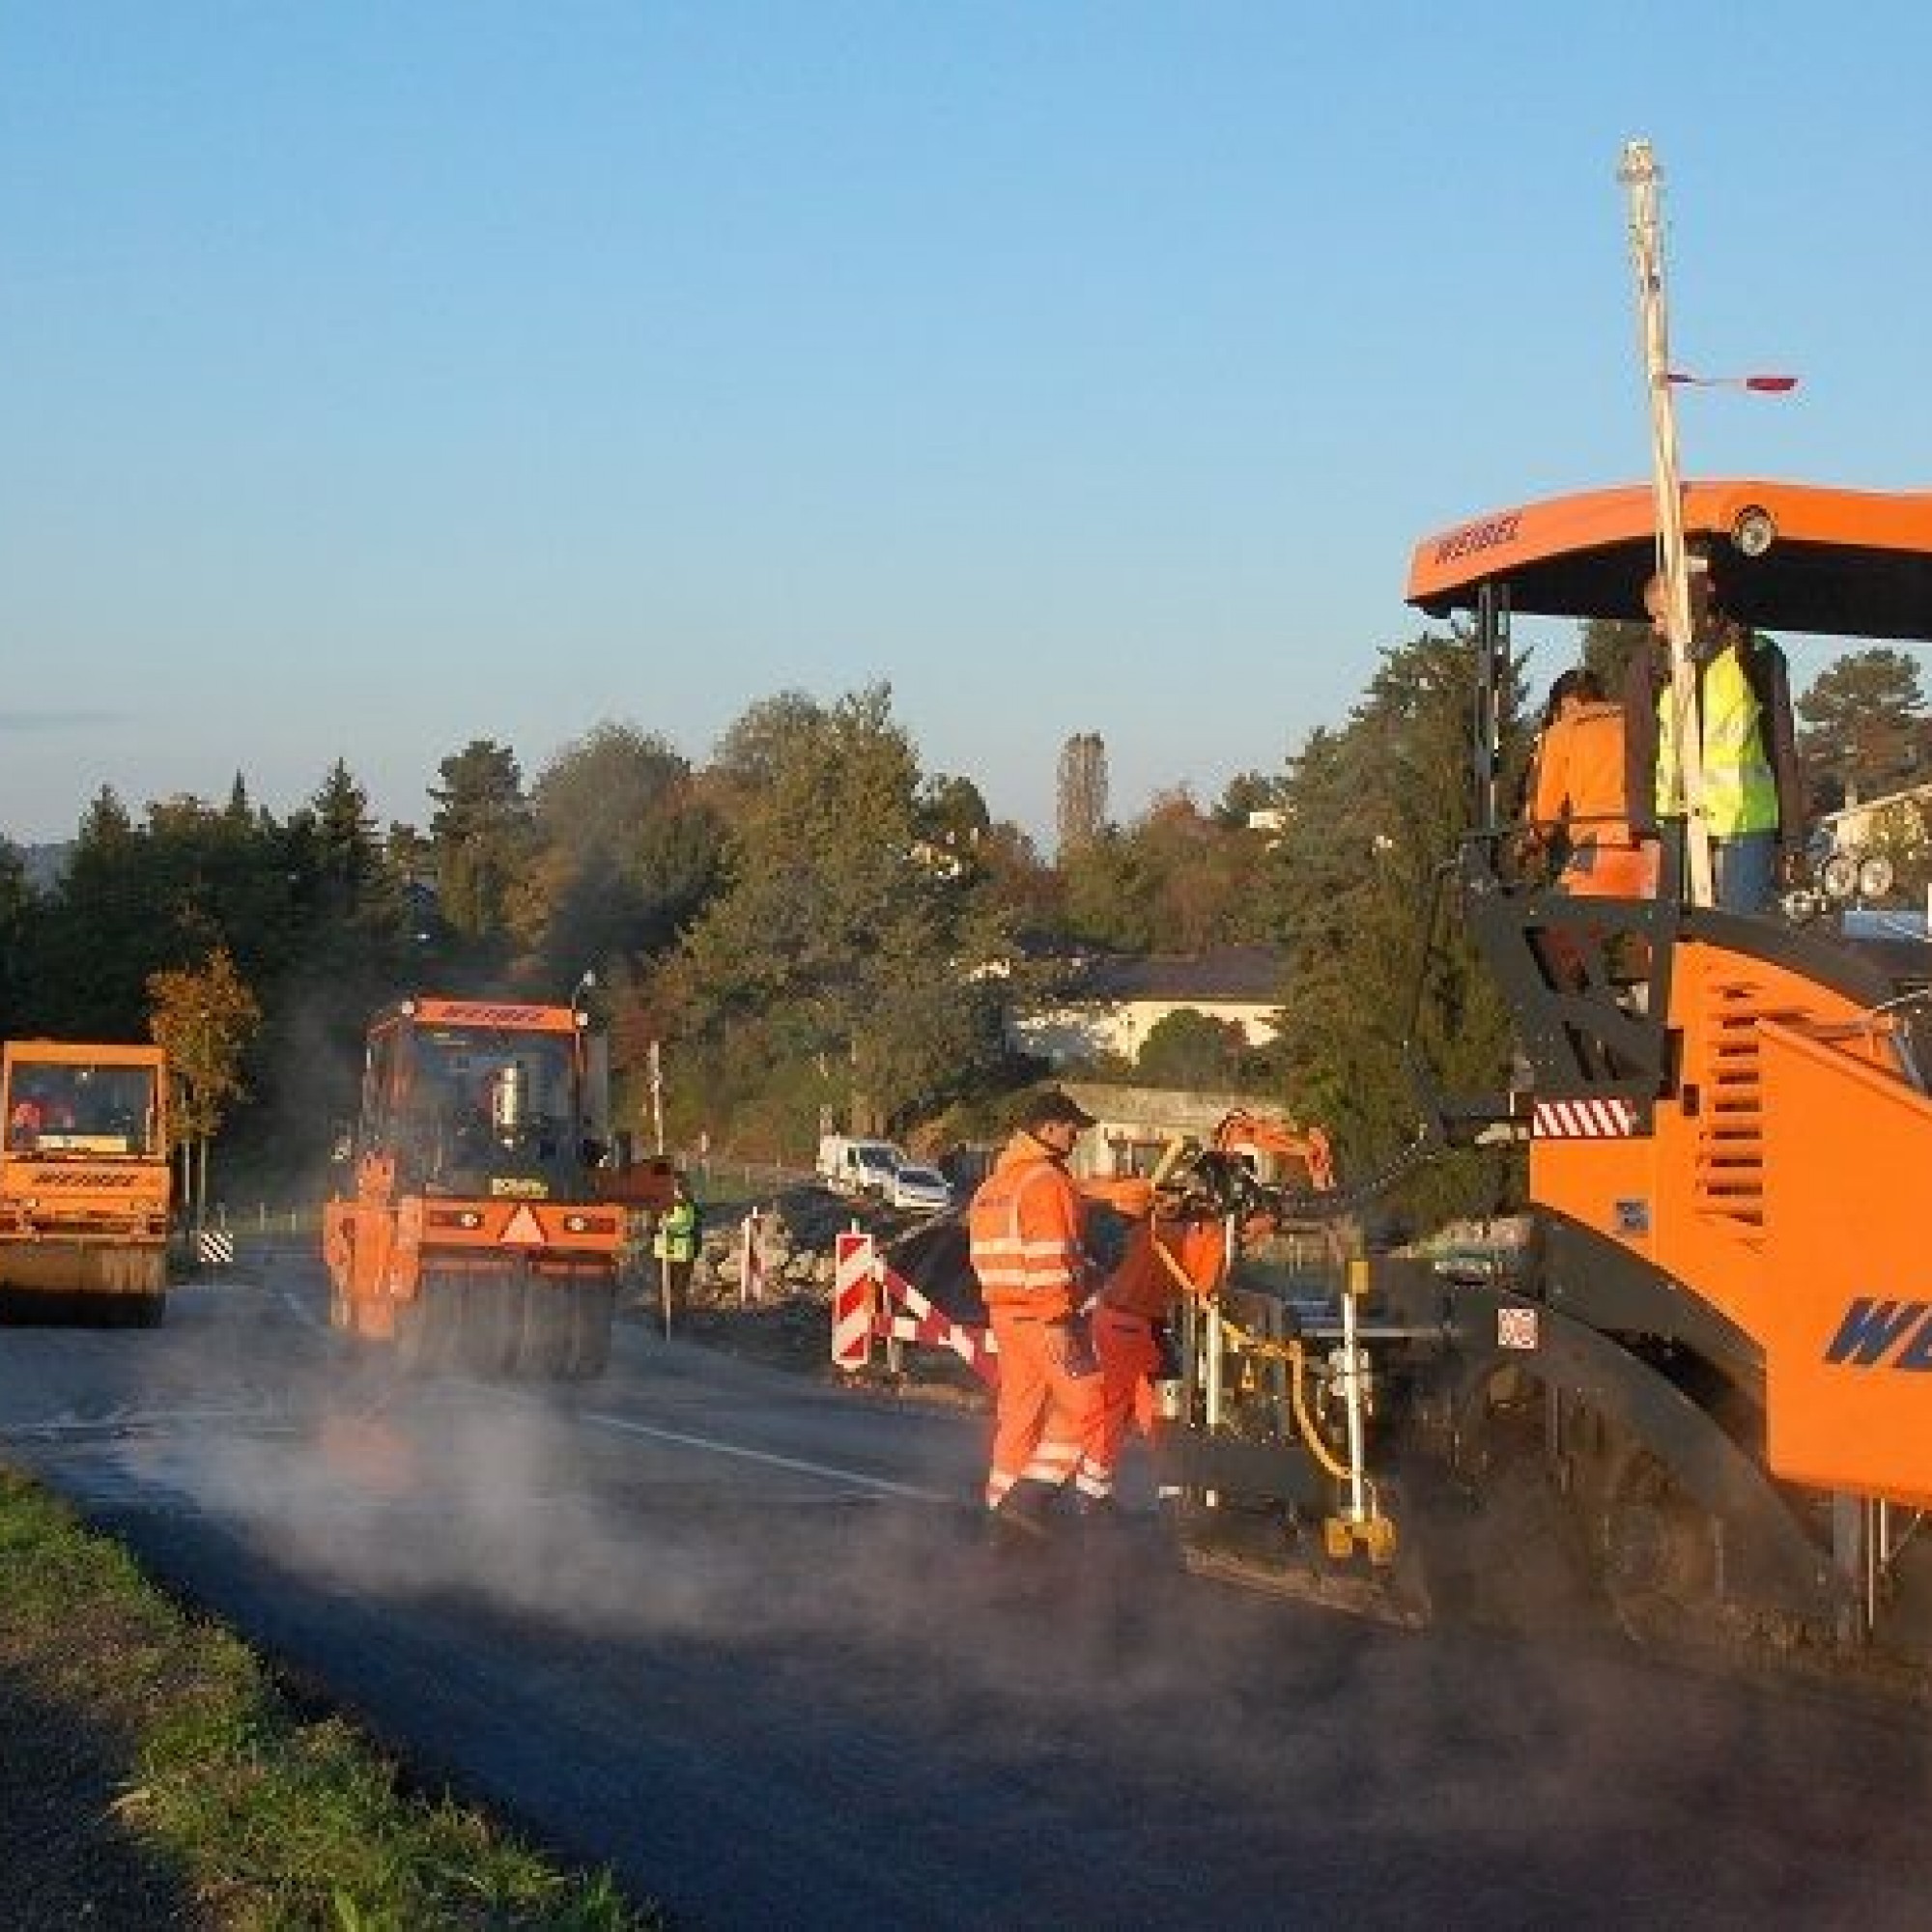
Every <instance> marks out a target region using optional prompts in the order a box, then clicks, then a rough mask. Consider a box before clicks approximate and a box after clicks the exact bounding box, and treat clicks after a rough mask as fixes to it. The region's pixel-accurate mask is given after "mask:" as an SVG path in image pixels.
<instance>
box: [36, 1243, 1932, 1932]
mask: <svg viewBox="0 0 1932 1932" xmlns="http://www.w3.org/2000/svg"><path fill="white" fill-rule="evenodd" d="M981 1426H982V1425H980V1423H978V1422H976V1421H975V1420H973V1419H971V1418H968V1417H963V1416H958V1415H952V1414H944V1413H933V1412H930V1411H925V1410H911V1409H902V1408H899V1407H897V1406H893V1405H891V1404H889V1403H887V1402H884V1401H882V1400H877V1399H870V1398H865V1397H853V1396H848V1395H845V1394H842V1393H840V1392H839V1391H838V1390H835V1389H831V1388H826V1387H818V1386H814V1385H811V1384H809V1383H805V1382H803V1381H801V1380H800V1379H799V1378H793V1377H786V1376H783V1375H781V1374H780V1373H778V1372H775V1371H769V1370H765V1369H760V1368H754V1367H752V1366H749V1365H747V1364H745V1363H742V1362H737V1361H734V1360H731V1359H729V1358H727V1357H725V1356H724V1355H721V1354H717V1353H713V1352H710V1351H707V1350H702V1349H698V1348H696V1347H693V1346H689V1345H685V1344H680V1343H671V1344H666V1343H664V1342H662V1341H660V1340H658V1339H656V1338H655V1337H654V1336H653V1335H652V1334H651V1333H650V1332H649V1331H648V1330H647V1329H645V1328H643V1327H641V1326H637V1325H627V1326H626V1327H625V1328H624V1330H623V1332H622V1333H621V1334H620V1335H619V1338H618V1347H617V1350H616V1354H615V1357H614V1360H613V1363H612V1367H611V1374H610V1376H609V1377H608V1378H606V1379H605V1380H603V1381H602V1382H600V1383H597V1384H595V1385H592V1386H590V1387H587V1388H583V1389H576V1390H570V1391H564V1392H557V1391H545V1390H536V1389H531V1388H526V1387H524V1388H520V1387H505V1386H502V1385H492V1384H485V1383H479V1382H471V1381H468V1380H464V1379H461V1378H442V1379H432V1380H427V1381H421V1382H410V1381H407V1380H404V1379H401V1378H397V1377H396V1376H394V1375H393V1374H392V1373H391V1371H390V1368H389V1365H388V1363H387V1361H386V1358H385V1357H384V1356H383V1355H382V1354H381V1353H380V1352H374V1353H372V1352H366V1351H360V1350H355V1349H353V1348H351V1347H350V1346H349V1345H347V1344H344V1343H342V1342H340V1341H338V1339H337V1338H335V1337H333V1336H331V1335H330V1334H329V1333H328V1332H327V1327H326V1325H325V1323H324V1321H323V1317H322V1304H321V1297H320V1293H319V1292H318V1288H317V1286H316V1285H315V1283H314V1282H313V1280H312V1279H310V1278H307V1277H306V1273H305V1271H299V1270H291V1271H290V1272H289V1273H288V1274H286V1275H284V1276H282V1277H279V1278H276V1279H269V1280H258V1281H255V1282H236V1283H229V1284H224V1285H221V1286H211V1287H194V1288H188V1289H185V1290H182V1291H178V1292H177V1293H176V1294H175V1295H174V1296H173V1297H172V1300H171V1305H170V1309H169V1316H168V1321H167V1323H166V1325H165V1326H164V1327H162V1328H160V1329H158V1330H154V1331H128V1332H79V1331H67V1330H30V1329H10V1330H0V1453H5V1454H6V1455H8V1456H9V1457H10V1458H12V1459H14V1460H15V1461H18V1462H22V1463H27V1464H28V1465H30V1466H32V1467H33V1468H35V1469H36V1470H38V1471H39V1472H40V1473H41V1474H42V1475H43V1476H44V1477H45V1478H46V1479H48V1480H49V1481H50V1482H52V1483H53V1484H54V1485H56V1486H57V1487H59V1488H60V1489H62V1490H63V1491H65V1492H67V1493H68V1494H70V1495H71V1496H72V1497H74V1498H75V1499H76V1500H77V1501H79V1502H80V1503H81V1504H82V1505H83V1506H84V1507H85V1508H86V1509H87V1510H88V1511H89V1512H90V1513H91V1514H92V1515H93V1516H95V1517H96V1518H97V1519H98V1520H101V1521H103V1522H105V1523H106V1524H107V1525H109V1526H110V1527H112V1528H114V1529H115V1530H117V1531H118V1532H120V1533H121V1534H123V1535H125V1536H126V1537H127V1538H128V1540H129V1541H130V1542H131V1543H132V1544H133V1546H134V1547H135V1548H136V1549H137V1550H138V1551H139V1552H140V1554H141V1555H142V1556H143V1558H144V1559H145V1560H146V1561H147V1562H148V1563H149V1565H150V1567H151V1568H153V1569H155V1570H156V1571H158V1572H159V1573H160V1574H161V1575H163V1576H164V1577H167V1578H168V1579H170V1580H171V1581H172V1582H174V1583H175V1584H176V1585H177V1586H178V1587H180V1588H182V1589H184V1590H185V1591H186V1592H188V1593H190V1594H191V1595H192V1596H193V1597H195V1598H196V1599H198V1600H199V1601H201V1602H203V1603H205V1604H207V1605H209V1606H210V1607H212V1608H213V1609H214V1610H215V1611H216V1612H218V1613H219V1614H220V1615H222V1616H224V1617H226V1618H228V1619H230V1620H231V1621H233V1622H234V1623H235V1624H236V1625H237V1626H239V1627H240V1628H241V1630H243V1631H244V1632H245V1633H247V1634H249V1635H251V1636H252V1637H253V1638H254V1639H255V1640H257V1641H258V1642H259V1643H260V1644H262V1645H263V1646H265V1647H266V1648H267V1649H268V1650H269V1651H270V1653H271V1654H273V1655H274V1656H275V1657H277V1658H278V1659H279V1660H281V1661H282V1662H284V1663H285V1664H286V1665H287V1666H289V1667H290V1668H291V1670H292V1671H293V1672H294V1673H295V1675H296V1677H297V1678H298V1681H306V1682H309V1683H312V1684H315V1685H318V1686H325V1687H327V1691H328V1693H329V1694H331V1695H332V1696H334V1697H335V1698H337V1699H339V1700H340V1701H341V1702H342V1703H344V1704H345V1705H346V1706H348V1707H349V1708H350V1709H351V1710H353V1711H354V1712H355V1713H356V1714H358V1715H359V1716H360V1717H361V1718H362V1719H364V1720H365V1721H366V1722H367V1723H368V1724H370V1725H371V1727H372V1728H374V1729H375V1730H376V1731H377V1732H378V1733H379V1734H380V1735H381V1736H383V1737H384V1739H385V1740H387V1741H388V1742H389V1743H390V1744H391V1745H392V1746H394V1747H398V1748H400V1749H402V1750H403V1751H405V1752H406V1753H407V1754H408V1755H409V1756H410V1757H411V1758H412V1761H413V1762H414V1763H416V1764H417V1765H418V1766H420V1767H422V1768H423V1769H424V1770H425V1772H426V1773H427V1774H428V1775H429V1776H433V1777H439V1778H443V1779H446V1780H448V1781H449V1782H451V1783H453V1784H454V1785H456V1786H457V1787H458V1788H459V1789H461V1790H463V1791H464V1792H465V1793H467V1794H469V1795H472V1796H476V1797H480V1798H482V1799H484V1800H486V1801H488V1802H491V1803H494V1804H496V1805H497V1806H498V1807H499V1808H500V1809H502V1810H503V1811H504V1812H506V1813H507V1814H508V1815H510V1816H511V1817H513V1818H514V1819H515V1820H517V1821H518V1822H519V1823H520V1824H522V1825H523V1826H524V1827H526V1829H527V1830H529V1831H531V1832H532V1833H535V1834H536V1835H538V1836H539V1837H541V1838H542V1839H544V1840H546V1841H547V1842H549V1843H550V1844H552V1845H553V1846H554V1847H555V1848H556V1849H557V1850H559V1851H560V1852H562V1853H564V1854H566V1855H568V1856H571V1857H574V1858H579V1859H582V1860H586V1861H597V1862H603V1861H609V1862H610V1863H611V1864H612V1865H613V1866H614V1867H615V1869H616V1870H617V1872H618V1874H619V1876H620V1878H621V1879H622V1880H623V1882H624V1883H625V1884H626V1885H627V1886H628V1887H629V1888H631V1889H633V1890H635V1892H636V1893H638V1894H639V1896H645V1897H651V1898H656V1899H659V1900H661V1901H663V1902H664V1903H666V1904H667V1905H668V1907H670V1909H671V1910H672V1912H673V1913H674V1914H675V1915H676V1916H677V1918H678V1919H679V1920H680V1922H683V1923H689V1924H693V1925H700V1926H715V1927H736V1926H786V1927H812V1926H835V1925H836V1926H839V1927H849V1926H853V1925H913V1926H933V1927H945V1926H1015V1925H1023V1924H1026V1925H1040V1926H1068V1927H1084V1926H1116V1925H1118V1926H1127V1925H1133V1926H1149V1927H1158V1926H1177V1927H1179V1926H1202V1925H1238V1926H1267V1925H1313V1926H1321V1925H1344V1924H1346V1925H1350V1926H1377V1925H1391V1926H1394V1925H1404V1926H1407V1925H1419V1924H1444V1923H1446V1924H1454V1925H1459V1926H1519V1925H1520V1926H1531V1925H1536V1926H1544V1925H1549V1924H1552V1923H1559V1922H1560V1923H1563V1924H1565V1925H1568V1926H1591V1925H1619V1926H1623V1925H1645V1926H1654V1925H1745V1924H1749V1925H1754V1926H1755V1925H1804V1926H1806V1927H1811V1926H1857V1927H1860V1928H1861V1932H1869V1929H1870V1928H1880V1927H1892V1926H1899V1927H1904V1926H1913V1927H1918V1926H1923V1925H1925V1924H1927V1923H1928V1922H1932V1865H1928V1860H1927V1843H1928V1838H1927V1830H1926V1828H1927V1822H1928V1820H1929V1819H1932V1737H1928V1726H1927V1724H1926V1721H1925V1719H1923V1718H1922V1717H1921V1718H1919V1719H1889V1718H1886V1717H1880V1716H1874V1715H1871V1714H1869V1713H1861V1712H1858V1711H1854V1710H1848V1709H1844V1708H1841V1707H1839V1706H1837V1705H1835V1704H1833V1703H1831V1702H1828V1701H1826V1700H1824V1699H1822V1698H1820V1697H1818V1696H1816V1695H1815V1694H1811V1693H1806V1692H1802V1691H1781V1690H1765V1689H1761V1688H1751V1687H1746V1686H1741V1685H1738V1684H1735V1683H1724V1682H1719V1681H1716V1680H1712V1679H1707V1678H1703V1677H1700V1676H1697V1675H1694V1674H1692V1673H1690V1672H1688V1671H1685V1670H1681V1669H1673V1668H1672V1667H1670V1666H1668V1665H1666V1664H1663V1663H1662V1662H1658V1661H1657V1660H1655V1659H1650V1658H1646V1657H1643V1656H1640V1655H1638V1654H1635V1653H1634V1652H1631V1651H1628V1650H1625V1649H1622V1648H1620V1647H1617V1646H1615V1645H1614V1644H1611V1643H1608V1642H1606V1641H1605V1642H1596V1641H1586V1640H1582V1639H1558V1638H1554V1637H1552V1638H1548V1639H1544V1638H1537V1639H1534V1640H1532V1639H1527V1638H1522V1637H1515V1636H1506V1635H1503V1634H1487V1633H1481V1632H1469V1631H1456V1632H1448V1631H1443V1630H1440V1629H1437V1630H1435V1631H1431V1632H1426V1633H1422V1634H1410V1633H1403V1632H1397V1631H1393V1630H1389V1629H1384V1628H1379V1627H1377V1626H1374V1625H1370V1624H1365V1623H1363V1622H1361V1621H1359V1620H1355V1619H1351V1618H1346V1617H1342V1616H1338V1615H1335V1614H1333V1613H1329V1612H1324V1611H1321V1610H1316V1609H1312V1608H1308V1607H1304V1606H1300V1605H1288V1604H1282V1603H1278V1602H1276V1601H1273V1600H1271V1599H1266V1598H1260V1597H1254V1596H1249V1595H1246V1594H1241V1593H1236V1592H1234V1591H1230V1590H1227V1589H1225V1588H1223V1587H1221V1586H1218V1585H1214V1584H1210V1583H1207V1582H1204V1581H1201V1580H1199V1579H1194V1578H1188V1577H1179V1576H1177V1575H1174V1574H1172V1573H1171V1572H1169V1571H1168V1570H1166V1569H1165V1568H1164V1567H1163V1566H1162V1565H1161V1563H1160V1561H1159V1559H1158V1554H1157V1544H1156V1542H1155V1540H1154V1539H1153V1538H1152V1536H1151V1533H1143V1532H1139V1531H1136V1530H1134V1529H1131V1528H1130V1529H1129V1530H1127V1531H1126V1532H1124V1533H1123V1534H1122V1536H1121V1538H1120V1539H1119V1544H1118V1547H1117V1548H1115V1549H1114V1550H1113V1552H1112V1553H1111V1554H1106V1553H1102V1552H1094V1551H1088V1552H1081V1553H1079V1554H1077V1555H1076V1554H1075V1553H1074V1552H1072V1551H1070V1550H1068V1551H1065V1552H1061V1553H1059V1554H1057V1555H1055V1556H1053V1557H1050V1558H1045V1559H1042V1560H1038V1561H1025V1560H1015V1559H1013V1558H1010V1557H1007V1558H1001V1557H997V1556H995V1555H993V1554H991V1553H990V1552H988V1551H986V1550H985V1549H983V1548H981V1547H980V1540H979V1536H978V1523H977V1520H976V1518H975V1514H974V1511H973V1508H972V1500H971V1499H972V1492H973V1490H974V1487H975V1484H976V1480H977V1476H978V1472H979V1463H980V1429H981Z"/></svg>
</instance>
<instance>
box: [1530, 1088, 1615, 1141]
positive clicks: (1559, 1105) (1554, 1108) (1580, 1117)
mask: <svg viewBox="0 0 1932 1932" xmlns="http://www.w3.org/2000/svg"><path fill="white" fill-rule="evenodd" d="M1530 1132H1531V1134H1532V1135H1533V1136H1534V1137H1535V1138H1536V1139H1537V1140H1540V1141H1615V1140H1628V1139H1629V1138H1630V1136H1631V1135H1632V1134H1634V1133H1635V1132H1636V1108H1635V1106H1634V1105H1633V1104H1632V1102H1630V1101H1629V1100H1625V1099H1622V1098H1620V1097H1616V1096H1612V1097H1611V1098H1609V1099H1607V1100H1539V1101H1537V1103H1536V1109H1535V1112H1534V1113H1533V1114H1532V1116H1531V1117H1530Z"/></svg>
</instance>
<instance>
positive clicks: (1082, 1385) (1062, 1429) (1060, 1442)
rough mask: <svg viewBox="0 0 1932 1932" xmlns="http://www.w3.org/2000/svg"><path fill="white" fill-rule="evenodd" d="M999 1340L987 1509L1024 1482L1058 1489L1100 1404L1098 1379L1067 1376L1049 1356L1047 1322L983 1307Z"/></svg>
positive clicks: (1083, 1443)
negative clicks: (996, 1396) (1014, 1486)
mask: <svg viewBox="0 0 1932 1932" xmlns="http://www.w3.org/2000/svg"><path fill="white" fill-rule="evenodd" d="M987 1314H988V1318H989V1320H990V1321H991V1324H992V1329H993V1339H994V1341H996V1342H997V1343H998V1344H999V1353H1000V1396H999V1405H998V1407H997V1409H996V1411H995V1414H994V1418H993V1461H992V1467H991V1468H990V1469H989V1470H988V1471H987V1474H986V1507H987V1508H988V1509H997V1508H999V1506H1000V1504H1001V1503H1002V1502H1003V1501H1004V1500H1005V1499H1006V1494H1007V1492H1008V1491H1009V1490H1010V1489H1011V1488H1012V1486H1013V1485H1014V1484H1015V1483H1017V1482H1019V1481H1021V1480H1022V1479H1024V1480H1025V1481H1027V1482H1033V1483H1044V1484H1045V1485H1047V1486H1048V1487H1049V1488H1050V1489H1056V1490H1057V1489H1060V1488H1063V1487H1064V1486H1065V1484H1066V1482H1067V1481H1068V1480H1069V1479H1070V1478H1071V1477H1072V1475H1073V1472H1074V1470H1075V1468H1076V1467H1077V1466H1078V1465H1079V1462H1080V1454H1081V1451H1082V1449H1083V1448H1084V1447H1085V1446H1086V1443H1087V1439H1088V1436H1089V1435H1090V1434H1091V1432H1092V1430H1093V1427H1094V1414H1095V1412H1096V1411H1097V1410H1098V1408H1099V1406H1100V1385H1101V1382H1102V1379H1103V1378H1102V1377H1100V1376H1097V1375H1094V1376H1069V1375H1068V1374H1066V1372H1065V1370H1064V1369H1057V1368H1055V1367H1054V1365H1053V1364H1052V1362H1051V1361H1049V1360H1048V1359H1047V1353H1046V1339H1045V1337H1046V1327H1047V1324H1046V1323H1045V1322H1044V1321H1041V1320H1040V1319H1039V1318H1038V1317H1037V1316H1033V1315H1021V1314H1015V1313H1014V1312H1012V1311H1011V1310H1009V1309H1004V1308H993V1309H989V1310H988V1311H987Z"/></svg>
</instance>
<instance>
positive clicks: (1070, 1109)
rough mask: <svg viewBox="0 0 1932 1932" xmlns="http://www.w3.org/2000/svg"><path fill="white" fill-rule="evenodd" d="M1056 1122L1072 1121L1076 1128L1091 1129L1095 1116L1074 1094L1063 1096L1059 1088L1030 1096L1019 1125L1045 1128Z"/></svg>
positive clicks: (1019, 1117)
mask: <svg viewBox="0 0 1932 1932" xmlns="http://www.w3.org/2000/svg"><path fill="white" fill-rule="evenodd" d="M1055 1121H1070V1122H1072V1123H1073V1124H1074V1125H1075V1126H1076V1127H1091V1126H1092V1125H1093V1124H1094V1116H1093V1115H1092V1114H1090V1113H1089V1112H1088V1111H1087V1109H1086V1108H1085V1107H1083V1106H1082V1105H1081V1104H1080V1102H1079V1101H1078V1100H1076V1099H1075V1098H1074V1097H1073V1096H1072V1094H1063V1093H1062V1092H1061V1091H1060V1089H1059V1088H1058V1087H1049V1088H1048V1089H1047V1090H1046V1092H1045V1093H1043V1094H1031V1095H1029V1096H1028V1098H1027V1100H1026V1101H1025V1103H1024V1104H1023V1105H1022V1106H1021V1108H1020V1111H1019V1116H1018V1124H1019V1125H1020V1126H1022V1127H1044V1126H1047V1125H1050V1124H1051V1123H1052V1122H1055Z"/></svg>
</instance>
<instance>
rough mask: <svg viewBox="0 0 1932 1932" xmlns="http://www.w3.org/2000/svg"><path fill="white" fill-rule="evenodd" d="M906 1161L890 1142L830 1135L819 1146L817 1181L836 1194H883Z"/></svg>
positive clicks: (900, 1150) (903, 1155)
mask: <svg viewBox="0 0 1932 1932" xmlns="http://www.w3.org/2000/svg"><path fill="white" fill-rule="evenodd" d="M904 1159H905V1151H904V1150H903V1149H902V1148H896V1147H895V1146H894V1145H893V1144H892V1142H891V1141H868V1140H859V1139H855V1138H854V1137H852V1136H851V1135H849V1134H827V1135H826V1136H825V1138H824V1139H823V1140H821V1141H820V1142H819V1143H818V1178H819V1179H821V1180H822V1181H824V1183H825V1184H826V1186H828V1187H829V1188H831V1189H832V1191H833V1192H834V1193H835V1194H883V1193H885V1192H886V1191H887V1189H888V1188H889V1187H890V1186H891V1185H892V1179H893V1176H894V1175H895V1174H896V1173H897V1172H898V1170H899V1165H900V1163H901V1162H902V1161H903V1160H904Z"/></svg>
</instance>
